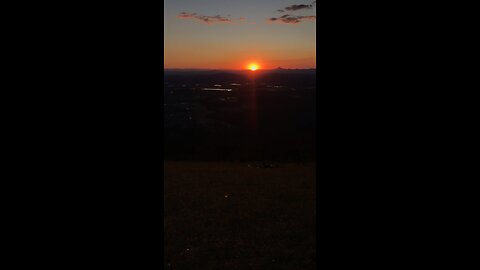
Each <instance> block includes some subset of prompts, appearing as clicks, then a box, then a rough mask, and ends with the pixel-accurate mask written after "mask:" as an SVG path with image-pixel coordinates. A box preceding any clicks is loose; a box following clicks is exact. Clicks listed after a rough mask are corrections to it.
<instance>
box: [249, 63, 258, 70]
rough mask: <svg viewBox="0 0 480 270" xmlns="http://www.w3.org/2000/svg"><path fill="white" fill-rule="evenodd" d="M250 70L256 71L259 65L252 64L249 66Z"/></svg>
mask: <svg viewBox="0 0 480 270" xmlns="http://www.w3.org/2000/svg"><path fill="white" fill-rule="evenodd" d="M248 69H250V70H251V71H255V70H257V69H258V65H257V64H250V65H249V66H248Z"/></svg>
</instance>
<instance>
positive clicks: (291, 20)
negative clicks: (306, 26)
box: [267, 14, 317, 24]
mask: <svg viewBox="0 0 480 270" xmlns="http://www.w3.org/2000/svg"><path fill="white" fill-rule="evenodd" d="M316 19H317V16H293V15H288V14H285V15H283V16H281V17H278V18H270V19H267V21H269V22H274V23H284V24H298V23H301V22H303V21H305V20H311V21H314V20H316Z"/></svg>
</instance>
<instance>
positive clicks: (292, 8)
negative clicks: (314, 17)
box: [285, 4, 313, 11]
mask: <svg viewBox="0 0 480 270" xmlns="http://www.w3.org/2000/svg"><path fill="white" fill-rule="evenodd" d="M312 7H313V5H303V4H302V5H291V6H288V7H285V10H288V11H296V10H300V9H311V8H312Z"/></svg>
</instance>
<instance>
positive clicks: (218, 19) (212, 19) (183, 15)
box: [177, 12, 232, 24]
mask: <svg viewBox="0 0 480 270" xmlns="http://www.w3.org/2000/svg"><path fill="white" fill-rule="evenodd" d="M177 18H180V19H195V20H199V21H201V22H204V23H206V24H214V23H231V22H232V20H231V19H230V18H227V17H223V16H220V15H216V16H205V15H200V14H197V13H189V12H180V13H179V14H178V16H177Z"/></svg>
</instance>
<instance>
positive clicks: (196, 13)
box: [164, 0, 316, 69]
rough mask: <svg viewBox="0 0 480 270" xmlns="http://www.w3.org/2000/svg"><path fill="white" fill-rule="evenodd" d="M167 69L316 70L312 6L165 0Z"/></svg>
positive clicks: (299, 0)
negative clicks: (280, 68) (255, 67)
mask: <svg viewBox="0 0 480 270" xmlns="http://www.w3.org/2000/svg"><path fill="white" fill-rule="evenodd" d="M164 4H165V32H164V33H165V37H164V43H165V46H164V59H165V63H164V64H165V65H164V67H165V68H203V69H246V68H247V67H248V66H249V65H250V64H252V63H255V64H257V65H258V66H259V68H260V69H270V68H277V67H282V68H315V67H316V63H315V54H316V49H315V47H316V44H315V42H316V41H315V27H316V4H315V3H314V1H310V0H164Z"/></svg>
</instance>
